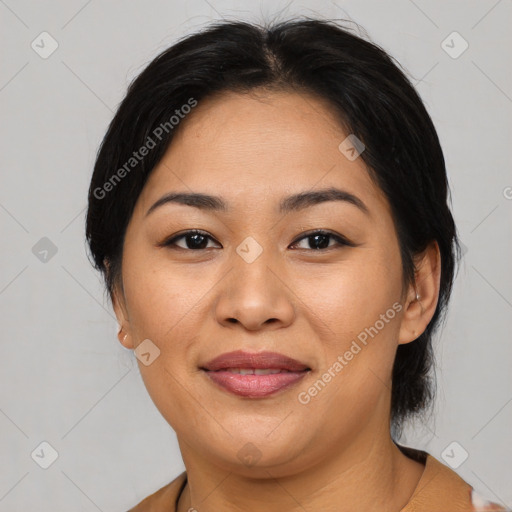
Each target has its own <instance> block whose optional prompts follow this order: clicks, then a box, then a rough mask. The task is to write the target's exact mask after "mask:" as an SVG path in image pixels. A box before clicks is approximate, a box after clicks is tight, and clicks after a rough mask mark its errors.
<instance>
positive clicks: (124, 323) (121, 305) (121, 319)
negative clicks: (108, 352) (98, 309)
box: [112, 287, 134, 349]
mask: <svg viewBox="0 0 512 512" xmlns="http://www.w3.org/2000/svg"><path fill="white" fill-rule="evenodd" d="M112 306H113V308H114V313H115V315H116V318H117V321H118V323H119V325H120V328H119V332H118V333H117V338H118V340H119V342H120V343H121V345H123V347H125V348H129V349H132V348H134V347H133V340H132V339H131V336H130V335H129V333H130V322H129V319H128V314H127V311H126V306H125V302H124V297H120V296H119V291H118V289H117V287H115V289H114V291H113V293H112Z"/></svg>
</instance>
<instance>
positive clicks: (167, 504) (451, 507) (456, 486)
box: [129, 446, 506, 512]
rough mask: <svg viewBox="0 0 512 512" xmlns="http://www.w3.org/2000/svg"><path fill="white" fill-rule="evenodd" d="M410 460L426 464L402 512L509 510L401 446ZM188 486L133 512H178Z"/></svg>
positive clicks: (182, 478)
mask: <svg viewBox="0 0 512 512" xmlns="http://www.w3.org/2000/svg"><path fill="white" fill-rule="evenodd" d="M400 449H401V450H402V451H403V452H404V453H406V454H407V455H408V456H409V457H411V458H413V459H415V460H417V461H418V462H421V463H423V464H425V470H424V471H423V475H422V477H421V479H420V481H419V482H418V485H417V486H416V489H415V490H414V492H413V494H412V496H411V498H410V500H409V502H408V503H407V505H405V507H403V508H402V510H401V511H400V512H456V511H457V512H459V511H460V512H476V511H505V510H506V509H504V508H502V507H500V506H499V505H497V504H496V503H491V502H488V501H485V500H483V499H482V498H481V497H479V496H478V495H476V493H475V492H474V491H473V489H472V487H471V486H470V485H469V484H468V483H466V482H465V481H464V480H463V479H462V478H461V477H460V476H459V475H457V473H455V471H453V470H452V469H450V468H449V467H448V466H446V465H444V464H442V463H441V462H439V461H438V460H437V459H435V458H434V457H432V456H431V455H429V454H428V453H426V452H424V451H421V450H415V449H413V448H406V447H403V446H400ZM186 483H187V473H186V472H183V473H181V474H180V475H179V476H178V477H177V478H175V479H174V480H173V481H172V482H171V483H169V484H167V485H166V486H164V487H162V488H161V489H159V490H158V491H156V492H155V493H154V494H151V495H150V496H148V497H147V498H146V499H144V500H143V501H141V502H140V503H139V504H138V505H136V506H135V507H134V508H132V509H130V511H129V512H176V511H177V504H178V498H179V496H180V494H181V492H182V491H183V489H184V487H185V485H186Z"/></svg>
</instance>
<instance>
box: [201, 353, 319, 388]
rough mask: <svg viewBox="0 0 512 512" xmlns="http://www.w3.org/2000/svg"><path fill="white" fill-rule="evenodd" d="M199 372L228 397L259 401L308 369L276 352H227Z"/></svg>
mask: <svg viewBox="0 0 512 512" xmlns="http://www.w3.org/2000/svg"><path fill="white" fill-rule="evenodd" d="M200 369H201V370H202V371H203V372H204V373H205V375H206V376H207V377H208V378H209V381H210V382H212V383H214V384H215V385H217V386H218V387H220V388H222V389H223V390H225V391H228V392H230V393H232V394H235V395H238V396H243V397H247V398H263V397H267V396H270V395H273V394H275V393H277V392H278V391H281V390H284V389H289V388H291V387H292V386H294V385H295V384H297V383H298V382H299V381H301V380H302V379H303V378H304V377H305V376H306V375H307V374H309V372H311V368H310V367H309V366H307V365H306V364H304V363H301V362H299V361H297V360H295V359H293V358H290V357H288V356H285V355H283V354H278V353H276V352H259V353H249V352H244V351H236V352H229V353H226V354H222V355H220V356H218V357H216V358H215V359H212V360H211V361H209V362H208V363H206V364H205V365H203V366H201V367H200Z"/></svg>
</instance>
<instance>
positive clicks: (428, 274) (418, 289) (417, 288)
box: [398, 241, 441, 344]
mask: <svg viewBox="0 0 512 512" xmlns="http://www.w3.org/2000/svg"><path fill="white" fill-rule="evenodd" d="M414 265H415V273H414V282H413V283H411V284H410V285H409V288H408V290H407V294H406V300H405V304H404V314H403V317H402V323H401V325H400V333H399V338H398V342H399V344H404V343H409V342H411V341H414V340H415V339H416V338H418V337H419V336H421V334H422V333H423V332H424V331H425V329H426V328H427V325H428V323H429V322H430V320H432V317H433V316H434V313H435V311H436V307H437V302H438V299H439V287H440V280H441V254H440V251H439V246H438V244H437V242H435V241H434V242H431V243H430V244H429V246H428V247H427V249H425V251H424V252H423V253H421V254H419V255H417V256H416V257H415V258H414Z"/></svg>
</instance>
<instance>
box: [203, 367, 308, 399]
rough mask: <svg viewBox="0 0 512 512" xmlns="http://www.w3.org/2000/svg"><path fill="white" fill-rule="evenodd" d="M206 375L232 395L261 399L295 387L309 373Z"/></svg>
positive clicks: (208, 373) (226, 373) (222, 373)
mask: <svg viewBox="0 0 512 512" xmlns="http://www.w3.org/2000/svg"><path fill="white" fill-rule="evenodd" d="M205 373H206V375H208V377H209V378H210V379H211V380H212V381H213V382H215V383H216V384H218V385H219V386H221V387H223V388H224V389H226V390H227V391H229V392H230V393H233V394H235V395H238V396H245V397H249V398H261V397H265V396H269V395H272V394H274V393H277V392H278V391H281V390H283V389H286V388H289V387H290V386H293V385H294V384H296V383H297V382H299V381H300V380H302V379H303V378H304V377H305V376H306V375H307V374H308V373H309V372H308V371H304V372H286V373H274V374H269V375H241V374H239V373H231V372H227V371H223V370H219V371H216V372H210V371H205Z"/></svg>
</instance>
